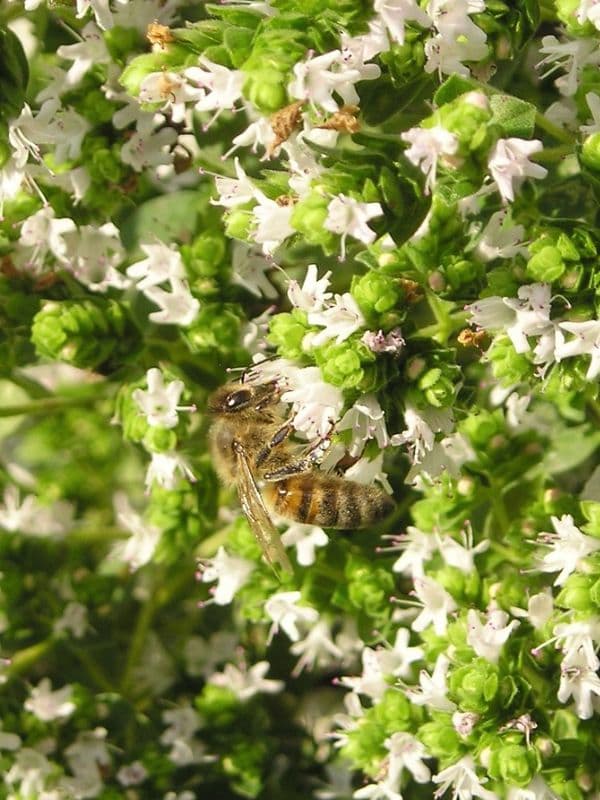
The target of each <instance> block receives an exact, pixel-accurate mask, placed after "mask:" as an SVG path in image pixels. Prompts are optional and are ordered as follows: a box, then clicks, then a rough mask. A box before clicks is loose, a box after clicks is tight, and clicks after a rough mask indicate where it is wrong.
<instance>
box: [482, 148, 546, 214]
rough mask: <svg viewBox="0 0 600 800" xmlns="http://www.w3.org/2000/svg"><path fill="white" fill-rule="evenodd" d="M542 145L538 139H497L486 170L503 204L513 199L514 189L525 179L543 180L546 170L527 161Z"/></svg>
mask: <svg viewBox="0 0 600 800" xmlns="http://www.w3.org/2000/svg"><path fill="white" fill-rule="evenodd" d="M542 149H543V144H542V142H541V141H540V140H539V139H533V140H528V139H517V138H515V137H512V138H510V139H498V141H497V142H496V144H495V145H494V147H493V149H492V152H491V153H490V157H489V159H488V169H489V171H490V174H491V176H492V178H493V179H494V181H495V182H496V186H497V187H498V191H499V192H500V195H501V197H502V199H503V200H504V202H511V203H512V201H513V200H514V199H515V189H516V188H518V187H519V186H520V184H521V183H522V182H523V180H524V179H525V178H538V179H541V178H545V177H546V175H547V174H548V170H547V169H546V168H545V167H542V166H541V164H535V163H533V162H531V161H529V157H530V156H532V155H533V154H534V153H539V151H540V150H542Z"/></svg>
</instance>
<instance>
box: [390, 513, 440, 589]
mask: <svg viewBox="0 0 600 800" xmlns="http://www.w3.org/2000/svg"><path fill="white" fill-rule="evenodd" d="M392 541H393V545H392V548H391V549H392V550H402V551H403V553H402V555H401V556H400V558H398V559H397V560H396V561H395V562H394V564H393V566H392V571H393V572H398V573H400V574H401V575H407V576H410V577H411V578H420V577H422V576H423V575H424V574H425V562H427V561H429V560H430V559H431V558H432V557H433V554H434V553H435V552H436V550H437V547H438V540H437V539H436V537H435V536H433V535H432V534H431V533H424V532H423V531H421V530H419V528H415V527H414V526H412V525H409V526H408V527H407V529H406V533H404V534H401V535H399V536H394V537H393V540H392Z"/></svg>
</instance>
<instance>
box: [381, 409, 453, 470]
mask: <svg viewBox="0 0 600 800" xmlns="http://www.w3.org/2000/svg"><path fill="white" fill-rule="evenodd" d="M404 422H405V423H406V430H404V431H402V433H395V434H394V435H393V436H392V437H391V439H390V443H391V444H392V445H393V446H394V447H397V446H398V445H401V444H407V445H408V446H409V449H410V451H411V456H412V459H413V461H414V462H416V463H419V462H420V461H422V460H423V459H424V458H425V455H426V454H427V452H428V451H429V450H432V449H433V445H434V442H435V434H436V433H438V432H440V431H444V432H445V433H448V432H449V431H450V430H452V415H451V413H449V412H448V410H447V409H442V411H437V410H434V409H429V408H428V409H426V410H421V409H419V411H417V409H416V408H414V407H413V406H407V407H406V410H405V412H404Z"/></svg>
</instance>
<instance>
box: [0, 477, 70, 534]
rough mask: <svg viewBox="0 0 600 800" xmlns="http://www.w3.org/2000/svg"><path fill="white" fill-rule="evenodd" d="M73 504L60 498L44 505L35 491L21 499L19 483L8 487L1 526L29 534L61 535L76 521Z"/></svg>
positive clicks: (7, 529) (5, 492)
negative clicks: (17, 485) (34, 493)
mask: <svg viewBox="0 0 600 800" xmlns="http://www.w3.org/2000/svg"><path fill="white" fill-rule="evenodd" d="M72 521H73V507H72V506H71V504H70V503H66V502H63V501H58V502H56V503H53V504H52V505H50V506H45V505H42V504H41V503H40V502H39V500H38V499H37V497H36V496H35V495H33V494H30V495H27V497H25V498H24V499H23V501H21V496H20V492H19V490H18V489H17V487H16V486H12V485H8V486H7V487H6V488H5V489H4V506H2V505H0V528H4V530H6V531H10V532H11V533H14V532H15V531H20V532H21V533H23V534H25V535H28V536H59V535H60V534H63V533H66V531H68V530H69V528H70V527H71V525H72Z"/></svg>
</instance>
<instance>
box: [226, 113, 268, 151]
mask: <svg viewBox="0 0 600 800" xmlns="http://www.w3.org/2000/svg"><path fill="white" fill-rule="evenodd" d="M275 138H276V137H275V132H274V130H273V128H272V127H271V123H270V122H269V120H268V119H267V118H266V117H259V118H258V119H257V120H255V122H251V123H250V125H248V127H247V128H246V130H244V131H242V132H241V133H239V134H238V135H237V136H234V137H233V139H232V140H231V142H232V147H230V148H229V150H228V151H227V152H226V153H224V154H223V156H222V158H223V159H226V158H229V156H231V155H232V154H233V153H235V151H236V150H237V149H238V148H240V147H248V146H249V147H250V149H251V150H252V152H253V153H256V152H257V150H258V148H259V147H262V148H264V149H265V150H266V151H267V155H266V156H264V157H263V159H261V161H262V160H264V158H267V157H268V155H269V154H274V151H273V150H272V146H273V144H274V143H275ZM277 149H278V148H277Z"/></svg>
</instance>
